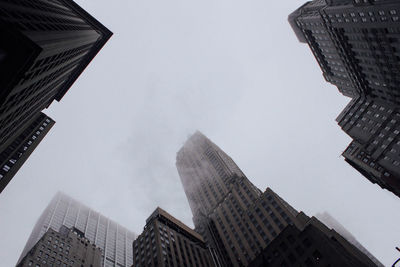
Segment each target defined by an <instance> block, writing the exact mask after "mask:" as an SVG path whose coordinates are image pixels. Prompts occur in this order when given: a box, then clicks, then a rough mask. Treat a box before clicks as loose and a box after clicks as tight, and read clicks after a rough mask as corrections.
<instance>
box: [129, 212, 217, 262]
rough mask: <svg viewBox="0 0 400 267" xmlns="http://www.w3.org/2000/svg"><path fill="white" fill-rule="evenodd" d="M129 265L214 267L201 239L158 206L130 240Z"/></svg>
mask: <svg viewBox="0 0 400 267" xmlns="http://www.w3.org/2000/svg"><path fill="white" fill-rule="evenodd" d="M133 266H135V267H153V266H154V267H163V266H174V267H183V266H187V267H189V266H198V267H211V266H214V264H213V262H212V259H211V254H210V252H209V251H208V249H207V248H206V245H205V243H204V241H203V238H202V237H201V236H200V235H199V234H198V233H196V232H195V231H194V230H192V229H190V228H189V227H188V226H186V225H185V224H183V223H182V222H181V221H179V220H177V219H176V218H174V217H173V216H172V215H170V214H169V213H167V212H166V211H164V210H163V209H161V208H157V209H156V210H155V211H154V212H153V213H152V214H151V215H150V217H149V218H148V219H147V220H146V226H145V227H144V230H143V233H142V234H141V235H140V236H139V237H138V238H137V239H136V240H135V241H134V242H133Z"/></svg>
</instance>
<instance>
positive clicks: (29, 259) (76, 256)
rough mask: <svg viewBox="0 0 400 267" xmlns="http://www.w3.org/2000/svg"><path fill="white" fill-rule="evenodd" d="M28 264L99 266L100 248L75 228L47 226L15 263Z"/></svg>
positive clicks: (22, 266)
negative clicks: (18, 261)
mask: <svg viewBox="0 0 400 267" xmlns="http://www.w3.org/2000/svg"><path fill="white" fill-rule="evenodd" d="M28 266H35V267H36V266H69V267H101V250H100V248H98V247H96V246H95V245H93V244H91V243H90V241H89V240H88V239H87V238H85V237H84V234H83V233H82V232H81V231H79V230H78V229H76V228H73V229H68V228H67V227H65V226H61V228H60V231H58V232H57V231H54V230H53V229H51V228H49V230H47V232H46V233H45V234H44V235H43V236H42V237H41V238H40V239H39V241H38V242H37V243H36V244H35V246H33V248H32V249H31V250H30V251H29V252H28V253H27V254H26V255H25V257H24V258H23V259H22V260H21V262H20V263H19V264H18V265H17V267H28Z"/></svg>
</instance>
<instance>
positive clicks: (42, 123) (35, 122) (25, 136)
mask: <svg viewBox="0 0 400 267" xmlns="http://www.w3.org/2000/svg"><path fill="white" fill-rule="evenodd" d="M53 125H54V121H53V120H52V119H51V118H50V117H48V116H46V115H45V114H43V113H41V112H40V113H38V114H37V115H36V116H35V117H33V118H32V121H31V122H30V123H29V124H28V127H26V128H25V129H24V130H23V132H22V133H21V134H19V135H18V136H17V138H15V139H14V140H13V142H12V143H11V144H9V145H8V146H7V148H6V149H5V150H3V151H2V152H1V153H0V193H1V192H2V191H3V190H4V188H5V187H6V186H7V184H8V183H9V182H10V181H11V179H12V178H13V176H14V175H15V173H16V172H17V171H18V170H19V169H20V168H21V166H22V165H23V164H24V163H25V161H26V160H27V159H28V158H29V156H30V155H31V154H32V152H33V151H34V150H35V148H36V147H37V146H38V145H39V143H40V142H41V141H42V140H43V138H44V137H45V136H46V134H47V133H48V132H49V130H50V129H51V127H53Z"/></svg>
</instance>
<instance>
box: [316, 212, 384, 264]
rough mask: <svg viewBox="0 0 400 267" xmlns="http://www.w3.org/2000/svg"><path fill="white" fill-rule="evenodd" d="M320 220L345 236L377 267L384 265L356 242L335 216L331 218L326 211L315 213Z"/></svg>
mask: <svg viewBox="0 0 400 267" xmlns="http://www.w3.org/2000/svg"><path fill="white" fill-rule="evenodd" d="M315 217H316V218H318V219H319V220H320V221H321V222H323V223H324V224H325V225H326V226H328V227H330V228H332V229H334V230H335V231H336V232H338V233H339V234H340V235H341V236H343V237H344V238H346V240H347V241H349V242H350V243H351V244H353V245H354V246H355V247H356V248H358V249H359V250H360V251H361V252H362V253H364V254H365V255H367V256H368V258H370V259H371V260H372V261H373V262H374V263H375V264H376V266H378V267H384V266H383V264H382V263H381V262H380V261H379V260H378V259H377V258H375V257H374V255H372V254H371V253H370V252H369V251H368V250H367V249H366V248H365V247H364V246H363V245H361V244H360V242H358V240H357V239H356V238H355V237H354V236H353V235H352V234H351V233H350V232H349V231H348V230H347V229H346V228H345V227H344V226H343V225H342V224H341V223H340V222H338V221H337V220H336V219H335V218H333V217H332V216H331V215H330V214H329V213H328V212H323V213H318V214H316V215H315Z"/></svg>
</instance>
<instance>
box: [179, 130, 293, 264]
mask: <svg viewBox="0 0 400 267" xmlns="http://www.w3.org/2000/svg"><path fill="white" fill-rule="evenodd" d="M176 166H177V169H178V172H179V175H180V177H181V181H182V184H183V187H184V190H185V193H186V196H187V198H188V201H189V205H190V207H191V210H192V213H193V222H194V225H195V227H196V231H198V232H199V233H200V234H201V235H202V236H203V237H204V239H205V242H206V243H207V245H208V246H209V248H210V250H211V252H212V255H213V257H214V261H215V262H216V264H217V266H247V265H248V264H249V263H250V262H251V261H252V260H253V259H254V258H255V257H256V256H257V254H258V253H260V252H261V251H262V249H264V248H265V247H266V246H267V245H268V244H269V243H270V242H271V240H273V239H274V238H275V237H276V236H277V235H278V234H279V233H280V231H282V230H283V229H284V228H285V227H286V226H287V225H288V224H296V223H297V219H296V216H297V215H298V212H297V211H296V210H295V209H294V208H293V207H291V206H290V205H289V204H288V203H286V202H285V201H284V200H283V199H282V198H280V197H279V196H278V195H277V194H275V193H274V192H273V191H272V190H271V189H269V188H267V189H266V191H265V192H262V191H261V190H259V189H258V188H257V187H255V186H254V185H253V184H252V183H251V182H250V181H249V180H248V179H247V178H246V176H245V175H244V174H243V172H242V171H241V170H240V169H239V167H238V166H237V165H236V164H235V162H234V161H233V160H232V159H231V158H230V157H229V156H228V155H227V154H226V153H225V152H224V151H222V150H221V149H220V148H219V147H218V146H216V145H215V144H214V143H212V142H211V141H210V140H209V139H208V138H207V137H205V136H204V135H203V134H201V133H200V132H196V133H195V134H194V135H193V136H191V137H190V138H189V139H188V140H187V141H186V143H185V144H184V146H183V147H182V149H181V150H180V151H179V152H178V154H177V162H176Z"/></svg>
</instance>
